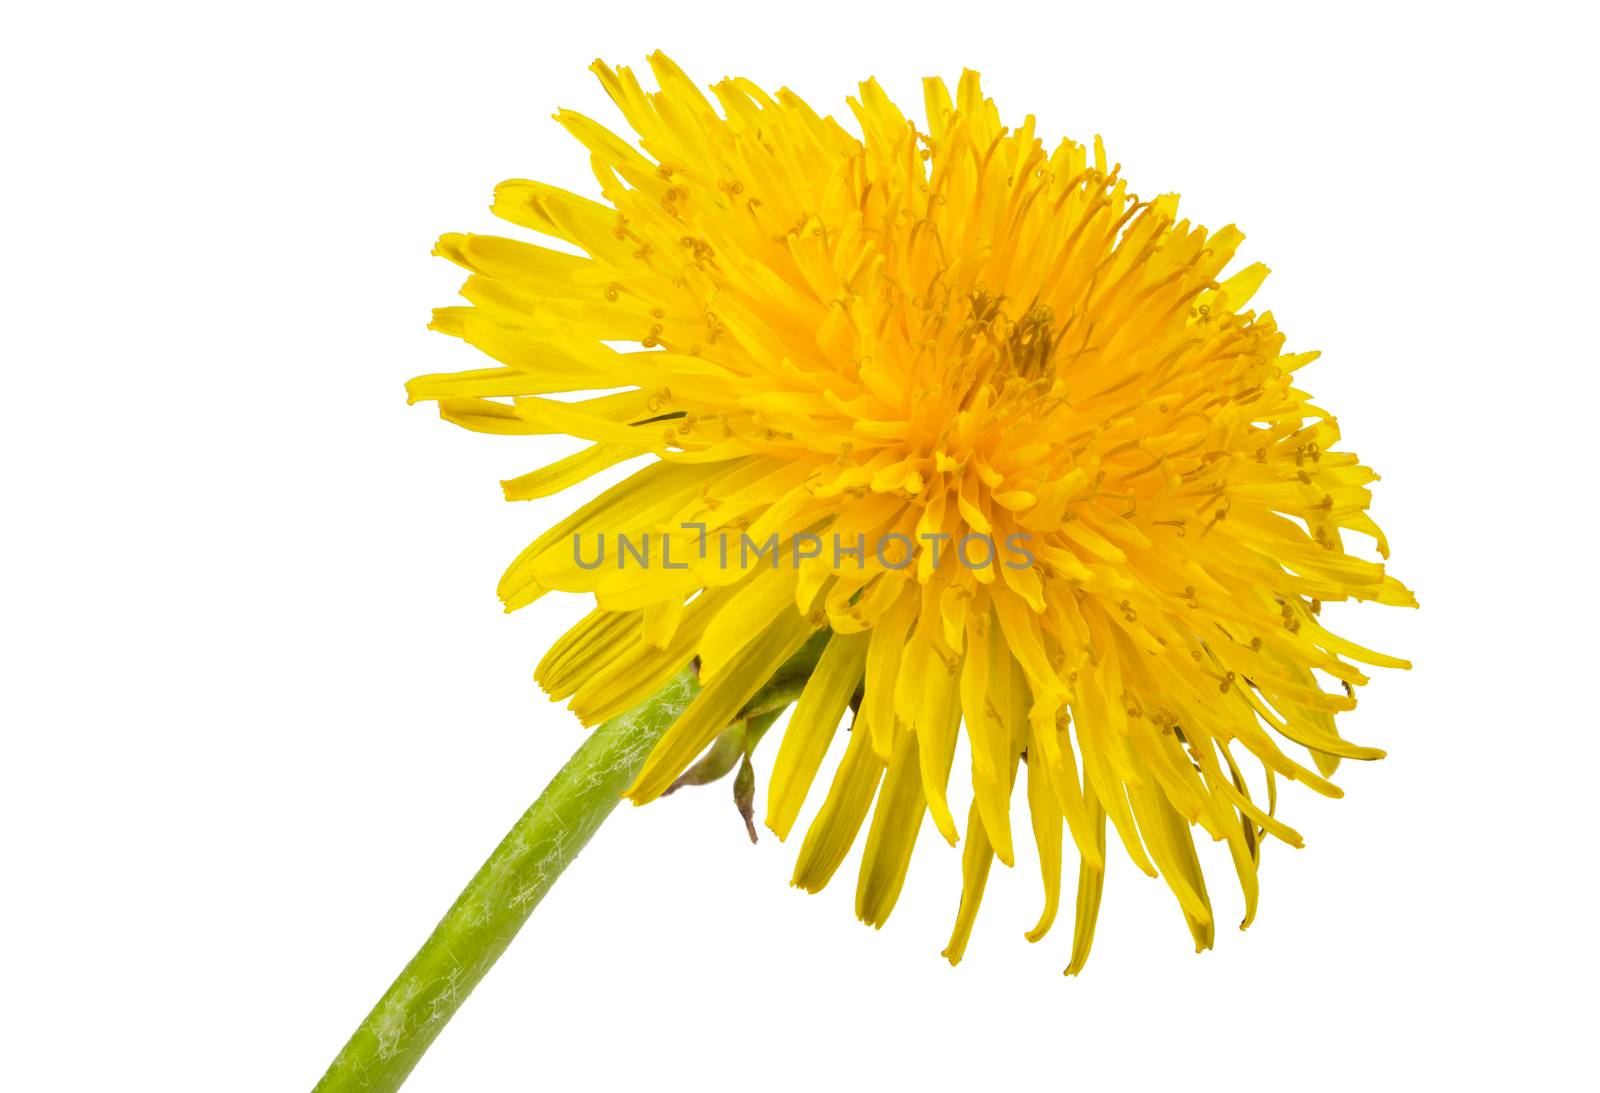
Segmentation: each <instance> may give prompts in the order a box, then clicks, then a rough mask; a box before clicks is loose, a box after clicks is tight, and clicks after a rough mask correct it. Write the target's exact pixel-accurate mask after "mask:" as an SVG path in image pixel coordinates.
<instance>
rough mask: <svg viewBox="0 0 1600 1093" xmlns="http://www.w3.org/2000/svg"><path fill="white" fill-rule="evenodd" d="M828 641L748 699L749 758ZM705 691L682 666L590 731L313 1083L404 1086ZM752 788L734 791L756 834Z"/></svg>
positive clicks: (740, 723)
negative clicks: (663, 740) (637, 702)
mask: <svg viewBox="0 0 1600 1093" xmlns="http://www.w3.org/2000/svg"><path fill="white" fill-rule="evenodd" d="M824 645H825V642H824V641H822V640H820V638H819V639H816V640H812V641H809V642H807V643H806V644H805V645H803V646H802V647H801V648H800V649H799V650H798V651H797V652H796V653H795V654H794V655H793V656H792V657H790V658H789V659H788V660H787V661H785V662H784V663H783V665H782V666H781V667H780V668H779V669H778V670H777V671H776V672H775V673H774V674H773V676H772V677H771V679H769V680H768V681H767V683H766V685H765V686H763V687H762V688H761V689H760V690H758V691H757V692H756V693H755V694H754V695H752V696H751V698H750V700H749V701H748V702H746V703H745V705H744V706H743V707H742V708H741V709H740V710H739V713H738V716H737V718H736V719H735V723H734V725H733V726H732V727H731V728H730V730H729V731H730V732H733V731H737V732H738V733H739V734H740V735H741V739H743V738H744V733H745V732H746V726H749V727H750V728H753V729H754V730H755V731H754V733H753V737H752V738H750V739H749V740H748V742H747V743H746V744H745V745H744V750H743V752H742V755H743V759H744V768H748V766H749V762H750V758H749V753H750V750H752V749H753V748H754V746H755V741H756V740H759V739H760V736H761V734H762V733H763V732H765V730H766V728H767V727H768V726H769V725H771V723H772V722H773V721H774V720H775V719H776V718H777V716H778V715H779V714H780V713H782V712H783V710H784V708H785V707H787V706H788V705H789V704H790V703H792V702H793V701H794V700H795V698H796V697H797V696H798V695H799V692H800V690H801V688H802V687H803V685H804V681H805V680H806V679H807V678H809V676H810V675H811V673H812V672H813V671H814V670H815V669H816V665H817V658H818V657H819V656H820V655H821V653H822V649H823V646H824ZM699 694H700V683H699V680H698V676H697V673H696V671H695V669H694V668H693V667H690V668H685V669H684V670H683V671H681V672H679V673H678V674H677V675H675V676H673V677H672V679H670V680H669V681H668V682H667V684H666V685H665V686H663V687H662V688H661V689H660V690H659V691H657V692H656V693H655V694H654V695H652V696H651V697H650V698H648V699H646V700H645V701H644V702H643V703H642V704H640V705H639V706H637V707H635V708H634V709H633V710H631V711H629V712H628V713H625V714H622V715H621V716H619V717H614V718H612V719H611V720H610V721H607V722H606V723H605V724H603V725H601V726H600V727H599V728H598V729H596V730H594V732H593V733H591V734H590V735H589V737H588V739H586V740H585V741H584V742H583V746H582V747H580V748H579V749H578V750H577V751H576V752H574V753H573V755H572V758H571V759H568V760H567V763H566V765H565V766H563V767H562V768H561V770H560V771H559V772H558V773H557V774H556V776H555V777H554V778H552V779H551V780H550V784H549V785H547V786H545V787H544V792H543V793H541V794H539V799H538V800H536V801H534V802H533V806H532V807H531V808H529V809H528V811H526V812H524V813H523V814H522V818H521V819H520V820H518V821H517V823H516V826H514V827H513V828H512V829H511V830H510V831H509V832H507V834H506V837H505V838H504V839H501V840H500V845H499V846H497V847H495V850H494V853H493V854H491V855H489V860H488V861H486V862H484V863H483V866H482V868H480V869H479V870H478V873H477V875H476V876H475V877H473V878H472V881H471V883H469V884H468V885H467V887H466V888H465V889H464V890H463V891H462V893H461V895H459V896H457V897H456V901H455V903H454V904H453V905H452V906H451V908H450V910H449V911H447V912H445V916H444V918H443V919H441V920H440V921H439V925H437V926H435V927H434V929H433V933H432V935H430V936H429V938H428V940H427V941H426V942H424V943H423V945H422V948H421V949H419V950H417V955H416V956H414V957H412V958H411V963H409V964H407V965H406V966H405V970H404V971H402V972H401V973H400V975H399V977H398V978H396V979H395V981H394V983H393V984H391V985H390V987H389V989H388V990H387V991H386V992H384V995H383V997H382V998H380V999H379V1000H378V1004H377V1005H375V1006H373V1007H372V1012H371V1013H369V1014H367V1017H366V1020H364V1021H362V1022H361V1026H360V1027H359V1028H357V1029H356V1031H355V1033H354V1035H352V1036H351V1037H350V1040H349V1042H348V1043H346V1044H345V1046H344V1050H343V1051H341V1052H339V1055H338V1057H337V1058H335V1059H334V1060H333V1065H331V1066H329V1067H328V1072H327V1073H326V1074H324V1075H323V1076H322V1080H321V1081H320V1082H318V1083H317V1087H316V1089H315V1090H314V1091H313V1093H356V1091H358V1090H359V1091H360V1093H387V1091H390V1090H395V1089H398V1088H400V1083H402V1082H404V1081H405V1080H406V1075H408V1074H410V1073H411V1068H412V1067H414V1066H416V1065H417V1060H418V1059H421V1058H422V1053H423V1052H425V1051H427V1050H428V1045H429V1044H431V1043H433V1038H434V1037H435V1036H437V1035H439V1032H440V1030H441V1029H443V1028H444V1026H445V1024H446V1023H447V1022H449V1020H450V1018H451V1017H453V1016H454V1015H455V1012H456V1010H458V1009H460V1008H461V1003H462V1002H464V1001H466V997H467V995H469V994H471V993H472V988H473V987H476V986H477V985H478V981H479V980H480V979H482V978H483V977H484V975H485V973H487V972H488V970H489V969H490V968H492V967H493V966H494V962H495V961H496V960H499V959H500V954H501V953H503V952H505V951H506V946H508V945H510V944H511V939H512V938H514V937H516V936H517V931H518V930H520V929H522V924H523V923H524V922H526V921H528V916H529V915H530V914H532V913H533V909H534V908H535V907H537V906H538V905H539V901H540V900H541V899H543V898H544V895H545V893H546V892H548V891H549V890H550V886H551V885H553V884H554V883H555V882H556V878H557V877H559V876H560V875H561V873H562V870H564V869H566V867H567V866H568V865H570V864H571V863H572V860H573V859H574V858H576V857H577V856H578V851H580V850H582V849H583V848H584V846H585V844H587V843H588V841H589V839H590V838H591V837H592V836H593V835H594V833H595V832H596V831H597V830H599V828H600V825H601V823H603V822H604V821H605V818H606V817H607V816H609V815H611V812H612V810H613V809H615V808H616V807H617V805H618V804H619V803H620V802H621V800H622V792H623V790H625V789H627V788H628V785H629V783H631V782H632V781H633V779H634V776H635V775H637V774H638V773H639V769H640V768H641V767H642V766H643V765H644V760H645V757H646V756H647V755H649V754H650V749H651V748H653V747H655V745H656V742H657V741H658V740H660V739H661V737H662V734H664V733H665V732H666V731H667V729H669V728H670V727H671V726H672V724H673V722H675V721H677V720H678V718H679V716H680V715H681V714H682V713H683V712H684V710H686V709H688V708H689V705H690V704H691V703H692V702H693V701H694V700H695V698H696V696H698V695H699ZM742 769H743V768H742ZM723 773H726V771H724V772H723ZM706 780H708V781H709V780H713V779H710V778H708V779H706ZM747 797H748V794H745V795H744V796H741V795H740V794H739V793H738V792H736V793H735V801H736V803H737V804H738V805H739V809H740V812H741V813H742V814H743V815H744V818H745V823H746V825H747V826H749V827H750V831H751V838H752V839H754V837H755V828H754V824H753V823H752V820H751V816H750V808H749V801H748V800H747V799H746V798H747Z"/></svg>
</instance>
